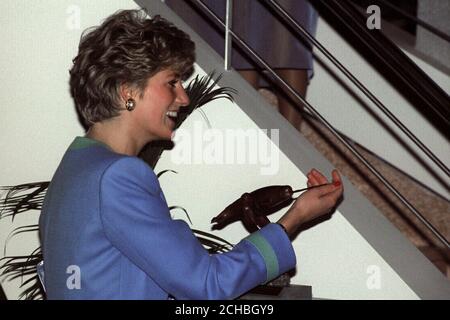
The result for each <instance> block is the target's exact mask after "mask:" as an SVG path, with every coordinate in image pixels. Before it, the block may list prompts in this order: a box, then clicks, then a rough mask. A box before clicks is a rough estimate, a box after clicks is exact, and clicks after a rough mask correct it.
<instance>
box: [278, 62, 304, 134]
mask: <svg viewBox="0 0 450 320" xmlns="http://www.w3.org/2000/svg"><path fill="white" fill-rule="evenodd" d="M276 72H277V74H278V75H279V76H280V77H281V78H283V80H284V81H286V82H287V83H288V84H289V85H290V86H291V87H292V88H293V89H294V90H295V91H297V92H298V93H299V94H300V95H301V96H302V97H303V98H306V91H307V87H308V70H306V69H303V70H302V69H297V70H294V69H277V70H276ZM277 97H278V109H279V110H280V113H281V114H282V115H283V116H284V117H285V118H286V120H288V121H289V122H290V123H291V124H292V125H293V126H294V127H295V128H296V129H297V130H300V124H301V122H302V115H301V113H300V111H299V110H303V106H302V105H301V103H300V102H299V101H298V100H297V99H295V97H294V96H293V95H284V94H278V95H277ZM288 97H289V98H288Z"/></svg>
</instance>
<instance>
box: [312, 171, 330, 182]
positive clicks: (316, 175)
mask: <svg viewBox="0 0 450 320" xmlns="http://www.w3.org/2000/svg"><path fill="white" fill-rule="evenodd" d="M311 173H312V176H313V177H314V178H315V179H316V180H317V182H318V183H319V184H324V183H328V179H327V178H326V177H325V176H324V175H323V174H322V173H321V172H320V171H319V170H317V169H312V170H311Z"/></svg>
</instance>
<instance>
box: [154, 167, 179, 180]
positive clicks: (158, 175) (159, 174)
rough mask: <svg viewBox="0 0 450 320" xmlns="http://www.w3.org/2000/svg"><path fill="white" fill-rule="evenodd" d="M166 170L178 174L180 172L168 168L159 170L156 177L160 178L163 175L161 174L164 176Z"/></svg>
mask: <svg viewBox="0 0 450 320" xmlns="http://www.w3.org/2000/svg"><path fill="white" fill-rule="evenodd" d="M166 172H172V173H175V174H178V172H176V171H175V170H171V169H166V170H163V171H161V172H159V173H158V174H157V175H156V177H157V178H158V179H159V177H161V176H162V175H163V174H164V173H166Z"/></svg>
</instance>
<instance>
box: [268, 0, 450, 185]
mask: <svg viewBox="0 0 450 320" xmlns="http://www.w3.org/2000/svg"><path fill="white" fill-rule="evenodd" d="M261 1H263V2H266V3H267V4H268V5H269V6H270V7H271V8H272V9H273V10H275V11H276V12H278V14H279V15H281V16H282V18H284V19H286V20H287V22H288V23H289V24H290V25H291V26H293V27H294V28H295V30H297V31H300V33H301V35H302V36H304V37H305V38H306V39H307V40H308V41H310V42H311V43H312V44H313V45H314V46H315V47H316V48H317V49H319V51H320V52H321V53H322V54H323V55H325V57H326V58H327V59H328V60H330V61H331V63H332V64H333V65H335V66H336V67H337V68H338V69H339V70H340V71H341V72H342V73H343V74H344V75H345V76H346V77H347V79H349V80H350V81H351V82H352V83H353V84H354V85H355V86H356V87H357V88H358V89H359V90H360V91H361V92H362V93H364V95H365V96H366V97H367V98H369V99H370V101H372V102H373V103H374V104H375V105H376V106H377V107H378V109H380V110H381V111H382V112H383V113H384V114H385V115H386V116H387V117H388V118H389V119H390V120H391V121H392V122H393V123H394V124H395V125H396V126H397V127H398V128H399V129H400V130H401V131H402V132H403V133H404V134H405V135H406V136H407V137H408V138H409V139H410V140H411V141H412V142H413V143H414V144H415V145H416V146H417V147H419V149H420V150H422V152H423V153H425V154H426V155H427V156H428V158H429V159H430V160H431V161H433V162H434V163H435V164H436V165H437V166H438V167H439V168H440V169H441V170H442V171H443V172H444V173H445V174H446V175H447V176H449V177H450V169H449V168H448V167H447V166H446V165H445V164H444V163H443V162H442V161H441V160H440V159H439V158H438V157H437V156H436V155H435V154H434V153H433V152H432V151H431V150H430V149H428V148H427V146H426V145H425V144H424V143H423V142H422V141H420V140H419V138H417V137H416V136H415V135H414V134H413V133H412V132H411V131H410V130H409V129H408V127H406V126H405V125H404V124H403V123H402V122H401V121H400V120H399V119H398V118H397V117H396V116H395V115H394V114H393V113H392V112H391V111H389V109H388V108H387V107H386V106H385V105H384V104H383V103H381V101H380V100H379V99H378V98H377V97H376V96H375V95H374V94H373V93H372V92H371V91H369V89H367V87H365V86H364V85H363V84H362V83H361V82H360V81H359V80H358V79H356V77H355V76H354V75H353V74H352V73H351V72H350V71H349V70H348V69H347V68H345V66H344V65H342V64H341V63H340V62H339V61H338V60H337V59H336V58H335V57H334V56H333V55H332V54H331V53H330V52H329V51H328V50H327V49H326V48H325V47H324V46H323V45H322V44H321V43H320V42H318V41H317V40H316V39H315V38H314V37H313V36H312V35H311V34H310V33H309V32H308V31H307V30H306V29H305V28H303V27H302V26H301V25H300V24H299V23H297V21H295V19H294V18H292V16H291V15H290V14H289V13H288V12H287V11H286V10H284V8H283V7H281V6H280V5H279V4H278V3H277V2H276V1H274V0H261Z"/></svg>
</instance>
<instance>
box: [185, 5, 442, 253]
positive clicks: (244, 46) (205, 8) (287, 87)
mask: <svg viewBox="0 0 450 320" xmlns="http://www.w3.org/2000/svg"><path fill="white" fill-rule="evenodd" d="M191 2H194V3H196V4H198V6H199V8H200V9H201V10H203V11H204V12H206V13H207V14H208V15H209V16H210V17H212V18H213V19H214V20H215V22H216V23H218V24H219V26H220V27H222V28H224V27H225V24H224V23H223V22H222V20H221V19H220V18H219V17H217V15H216V14H215V13H214V12H212V11H211V10H210V9H209V8H208V6H207V5H205V4H204V3H203V2H202V1H201V0H191ZM228 32H229V34H230V35H231V36H232V37H233V38H234V39H235V41H236V43H237V44H238V45H239V46H240V47H241V48H242V49H243V50H245V51H246V52H247V53H248V54H250V56H251V57H253V58H254V59H255V60H256V61H257V63H258V64H260V65H261V66H262V67H263V68H264V69H266V71H268V72H269V73H270V74H271V75H272V76H273V77H274V78H275V79H276V80H277V81H278V82H279V83H281V84H282V86H283V88H284V89H285V90H287V91H288V92H289V93H290V94H291V95H292V96H294V97H295V98H296V99H297V100H299V101H300V102H301V103H302V104H303V106H304V107H305V108H306V109H307V110H308V111H310V112H311V113H312V114H313V115H314V116H315V117H316V118H317V119H319V120H320V122H322V124H323V125H324V126H325V127H326V128H327V129H328V130H330V132H331V133H332V134H333V135H334V136H335V137H336V138H337V139H338V140H339V141H340V142H341V143H342V144H344V146H346V147H347V148H348V149H349V150H350V151H351V152H352V153H353V155H354V156H356V157H357V158H358V159H359V160H360V161H361V162H362V163H363V164H364V165H365V166H366V167H367V169H369V171H370V172H372V174H374V175H375V176H376V177H377V178H378V179H379V180H380V181H381V182H382V183H383V184H384V185H385V186H386V187H387V188H388V189H389V190H390V191H391V192H392V193H393V194H394V195H395V196H396V197H397V198H398V199H399V200H400V201H401V202H402V203H403V204H404V205H405V206H406V207H407V208H408V209H409V210H410V211H411V212H412V213H413V214H414V215H415V216H416V217H417V218H418V219H419V220H420V221H421V222H422V223H423V224H424V225H425V226H426V227H427V228H428V229H429V230H430V231H431V232H432V233H433V234H434V235H435V236H436V237H437V238H438V239H439V240H440V241H441V242H442V243H443V244H444V245H445V246H446V247H447V248H450V243H449V242H448V241H447V239H445V237H444V236H442V235H441V234H440V233H439V231H438V230H436V229H435V228H434V226H433V225H431V224H430V223H429V222H428V221H427V220H426V218H424V217H423V215H422V214H421V213H420V212H419V211H418V210H417V209H416V208H415V207H414V206H413V205H412V204H411V203H410V202H409V201H408V200H407V199H406V198H405V197H403V195H402V194H401V193H400V192H399V191H398V190H397V189H396V188H395V187H394V186H392V184H391V183H390V182H389V181H388V180H386V178H384V176H383V175H382V174H381V173H380V172H379V171H378V170H377V169H375V168H374V167H373V166H372V165H371V164H370V163H369V162H368V161H367V160H366V159H365V158H364V156H362V155H361V154H360V153H359V152H358V150H356V149H355V148H354V147H353V146H352V145H351V144H350V143H349V142H348V141H347V140H346V139H345V138H344V137H342V136H341V134H340V133H339V132H338V131H337V130H336V129H334V127H333V126H332V125H331V124H330V123H329V122H328V121H327V120H326V119H325V118H324V117H323V116H322V115H321V114H320V113H319V112H317V111H316V110H315V109H314V107H312V106H311V105H310V104H309V103H308V102H307V101H306V100H305V99H304V98H303V97H302V96H301V95H299V94H298V92H297V91H296V90H294V89H293V88H292V87H291V86H290V85H289V84H288V83H287V82H285V81H284V80H283V79H282V78H281V77H280V76H279V75H278V74H277V73H276V72H275V71H274V70H273V69H272V68H271V67H270V66H269V65H268V64H267V63H266V62H265V61H264V60H263V59H262V58H261V57H260V56H259V55H258V54H257V53H256V52H255V51H254V50H253V49H251V48H250V47H249V46H248V45H247V44H246V43H245V41H243V40H242V39H241V38H240V37H239V36H238V35H236V34H235V33H234V32H233V31H232V30H228Z"/></svg>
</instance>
